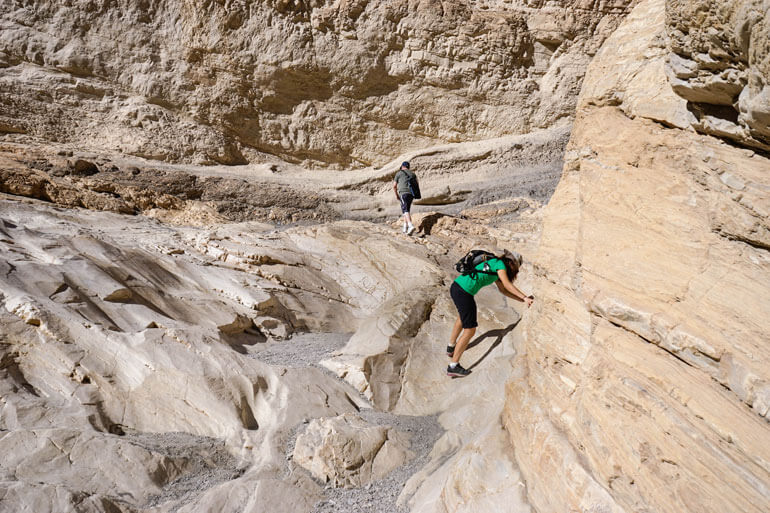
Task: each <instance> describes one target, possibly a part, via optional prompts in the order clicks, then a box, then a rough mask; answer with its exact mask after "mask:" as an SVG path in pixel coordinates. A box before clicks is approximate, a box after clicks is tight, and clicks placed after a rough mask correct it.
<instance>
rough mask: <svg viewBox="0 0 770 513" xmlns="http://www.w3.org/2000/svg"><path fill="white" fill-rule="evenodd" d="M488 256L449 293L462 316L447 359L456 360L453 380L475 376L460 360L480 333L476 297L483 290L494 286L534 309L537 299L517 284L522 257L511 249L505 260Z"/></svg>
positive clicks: (452, 366) (450, 370) (449, 373)
mask: <svg viewBox="0 0 770 513" xmlns="http://www.w3.org/2000/svg"><path fill="white" fill-rule="evenodd" d="M479 253H486V252H479ZM487 255H488V257H489V258H487V257H484V258H485V260H484V261H482V262H480V263H479V264H477V265H476V266H475V267H474V268H473V269H474V271H473V272H470V273H469V274H461V275H460V276H458V277H457V279H456V280H455V281H454V282H452V286H451V287H450V288H449V294H450V295H451V296H452V300H453V301H454V304H455V306H456V307H457V312H458V314H459V315H458V316H457V320H455V324H454V327H453V328H452V334H451V335H450V337H449V339H450V342H449V345H447V348H446V352H447V356H449V357H450V358H452V361H451V363H450V364H449V367H447V370H446V373H447V376H451V377H453V378H461V377H464V376H467V375H468V374H470V373H471V371H470V370H468V369H465V368H463V367H462V366H461V365H460V357H461V356H462V354H463V351H465V348H466V347H468V342H470V340H471V338H472V337H473V335H474V334H475V333H476V327H477V326H478V322H477V321H476V300H475V299H474V297H473V296H475V295H476V294H477V293H478V291H479V290H481V289H482V287H486V286H487V285H491V284H492V283H494V284H495V285H497V289H498V290H499V291H500V293H501V294H502V295H504V296H506V297H509V298H511V299H515V300H516V301H521V302H522V303H526V304H527V307H530V306H531V305H532V301H533V300H534V298H533V297H532V296H527V295H526V294H524V293H523V292H522V291H520V290H519V289H518V288H517V287H516V286H515V285H514V284H513V280H515V279H516V275H517V274H518V272H519V267H520V266H521V255H519V254H518V253H512V252H510V251H507V250H506V251H505V252H504V253H503V256H501V257H496V256H494V255H492V254H487ZM461 332H462V334H461ZM457 337H460V338H459V339H458V338H457Z"/></svg>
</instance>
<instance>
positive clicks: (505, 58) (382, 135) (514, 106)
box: [0, 0, 634, 166]
mask: <svg viewBox="0 0 770 513" xmlns="http://www.w3.org/2000/svg"><path fill="white" fill-rule="evenodd" d="M633 3H634V0H607V1H601V2H596V1H586V0H559V1H557V2H541V1H538V2H532V1H522V0H516V1H504V0H486V1H483V2H475V1H469V0H455V1H451V2H445V1H437V0H421V1H415V0H388V1H377V2H374V1H369V0H312V1H299V0H261V1H251V2H244V1H228V2H214V1H210V0H209V1H204V2H187V1H181V0H164V1H159V2H144V1H138V0H121V1H118V2H93V1H86V0H82V1H81V0H78V1H75V2H66V3H62V2H57V1H38V2H24V1H19V0H10V1H6V2H3V3H2V5H1V6H0V26H1V27H2V30H0V93H1V96H0V98H1V99H2V101H0V132H7V133H22V134H29V135H32V136H35V137H40V138H44V139H48V140H52V141H60V142H62V141H68V142H74V143H76V144H79V145H82V146H85V147H90V148H100V149H107V150H111V151H118V152H123V153H127V154H132V155H136V156H142V157H147V158H152V159H161V160H167V161H186V162H201V163H224V164H239V163H245V162H247V161H255V160H261V159H264V158H274V157H270V156H269V155H272V156H280V157H282V158H284V159H288V160H290V161H293V162H303V163H305V164H307V165H335V166H361V165H362V164H363V165H369V164H375V165H381V164H383V163H384V162H386V161H387V160H390V159H391V158H393V157H395V156H396V155H398V154H400V153H404V152H406V151H409V150H414V149H417V148H424V147H426V146H432V145H436V144H439V143H445V142H461V141H469V140H479V139H484V138H491V137H498V136H501V135H506V134H521V133H525V132H528V131H530V130H532V129H534V128H538V127H540V128H542V127H548V126H551V125H553V124H554V123H555V122H556V121H557V120H559V119H562V118H569V117H571V116H572V114H573V112H574V105H575V103H574V102H575V99H576V97H577V94H578V92H579V90H580V84H581V80H582V76H583V73H584V72H585V68H586V65H587V63H588V61H589V59H590V57H591V56H592V55H593V54H594V53H595V52H596V50H597V49H598V48H599V46H600V45H601V43H602V41H603V40H604V39H605V38H606V37H607V36H608V35H609V34H610V33H611V32H612V30H613V29H614V28H615V27H616V26H617V23H618V22H619V21H620V19H622V17H623V16H624V15H625V14H626V13H627V11H628V9H629V6H630V5H631V4H633ZM265 153H266V154H269V155H265Z"/></svg>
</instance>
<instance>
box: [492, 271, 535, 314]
mask: <svg viewBox="0 0 770 513" xmlns="http://www.w3.org/2000/svg"><path fill="white" fill-rule="evenodd" d="M497 277H498V278H500V279H499V280H497V281H496V282H495V285H497V289H498V290H499V291H500V293H501V294H502V295H504V296H506V297H509V298H511V299H515V300H516V301H521V302H522V303H527V306H528V307H529V306H532V301H533V300H534V298H533V297H532V296H527V295H526V294H524V293H523V292H522V291H520V290H519V289H518V288H517V287H516V285H514V284H513V283H511V281H510V280H509V279H508V273H507V272H506V271H505V269H500V270H499V271H497Z"/></svg>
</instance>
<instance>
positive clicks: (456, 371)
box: [446, 363, 471, 378]
mask: <svg viewBox="0 0 770 513" xmlns="http://www.w3.org/2000/svg"><path fill="white" fill-rule="evenodd" d="M470 373H471V371H469V370H468V369H464V368H463V366H462V365H460V364H459V363H458V364H457V365H455V366H454V367H452V366H451V365H450V366H448V367H447V368H446V375H447V376H450V377H452V378H464V377H465V376H467V375H468V374H470Z"/></svg>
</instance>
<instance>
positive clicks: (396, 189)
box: [393, 182, 401, 201]
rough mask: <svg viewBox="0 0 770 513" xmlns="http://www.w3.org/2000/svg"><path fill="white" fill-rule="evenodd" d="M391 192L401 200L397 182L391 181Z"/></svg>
mask: <svg viewBox="0 0 770 513" xmlns="http://www.w3.org/2000/svg"><path fill="white" fill-rule="evenodd" d="M393 194H395V195H396V199H397V200H398V201H401V198H399V197H398V182H393Z"/></svg>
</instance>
